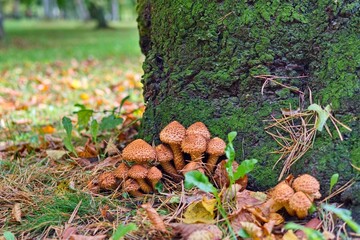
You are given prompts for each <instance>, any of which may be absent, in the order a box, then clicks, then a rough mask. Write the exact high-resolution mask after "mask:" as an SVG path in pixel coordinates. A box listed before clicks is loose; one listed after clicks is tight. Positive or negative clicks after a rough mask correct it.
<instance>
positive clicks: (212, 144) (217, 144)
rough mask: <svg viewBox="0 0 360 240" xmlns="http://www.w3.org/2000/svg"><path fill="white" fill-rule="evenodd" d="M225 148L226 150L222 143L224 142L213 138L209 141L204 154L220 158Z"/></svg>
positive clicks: (224, 144)
mask: <svg viewBox="0 0 360 240" xmlns="http://www.w3.org/2000/svg"><path fill="white" fill-rule="evenodd" d="M225 148H226V143H225V142H224V140H222V139H221V138H218V137H215V138H213V139H211V140H210V141H209V143H208V146H207V149H206V152H207V153H209V154H211V155H215V156H221V155H224V153H225Z"/></svg>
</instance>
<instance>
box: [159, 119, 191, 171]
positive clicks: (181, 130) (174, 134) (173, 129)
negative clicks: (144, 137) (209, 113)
mask: <svg viewBox="0 0 360 240" xmlns="http://www.w3.org/2000/svg"><path fill="white" fill-rule="evenodd" d="M185 132H186V129H185V127H184V126H183V125H181V124H180V123H179V122H177V121H173V122H171V123H169V124H168V125H167V126H166V127H165V128H164V129H163V130H162V131H161V132H160V140H161V141H162V142H164V143H167V144H169V146H170V148H171V150H172V151H173V154H174V163H175V168H176V169H177V170H181V169H182V168H183V167H184V166H185V161H184V157H183V154H182V152H181V148H180V145H181V142H182V140H183V139H184V137H185Z"/></svg>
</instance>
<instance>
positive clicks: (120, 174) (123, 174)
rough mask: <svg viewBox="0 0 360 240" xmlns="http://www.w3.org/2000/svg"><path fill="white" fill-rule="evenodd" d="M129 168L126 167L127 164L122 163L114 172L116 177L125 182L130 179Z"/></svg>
mask: <svg viewBox="0 0 360 240" xmlns="http://www.w3.org/2000/svg"><path fill="white" fill-rule="evenodd" d="M129 169H130V168H129V167H128V166H127V165H126V163H124V162H122V163H120V165H119V166H118V167H117V168H116V169H115V170H114V175H115V177H117V178H118V179H120V180H122V181H125V180H126V178H127V177H128V172H129Z"/></svg>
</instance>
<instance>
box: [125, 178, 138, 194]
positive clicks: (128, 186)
mask: <svg viewBox="0 0 360 240" xmlns="http://www.w3.org/2000/svg"><path fill="white" fill-rule="evenodd" d="M123 189H124V191H126V192H131V191H138V190H139V189H140V185H139V184H138V183H137V182H136V181H135V180H134V179H128V180H126V181H125V182H124V185H123Z"/></svg>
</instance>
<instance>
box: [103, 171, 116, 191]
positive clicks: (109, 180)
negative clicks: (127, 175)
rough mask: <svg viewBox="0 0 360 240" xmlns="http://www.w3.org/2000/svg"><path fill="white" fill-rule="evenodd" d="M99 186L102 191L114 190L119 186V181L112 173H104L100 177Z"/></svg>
mask: <svg viewBox="0 0 360 240" xmlns="http://www.w3.org/2000/svg"><path fill="white" fill-rule="evenodd" d="M98 182H99V186H100V188H101V189H106V190H113V189H116V188H117V187H118V186H119V181H118V180H117V179H116V177H115V175H114V174H113V173H112V172H104V173H101V174H100V175H99V178H98Z"/></svg>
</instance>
